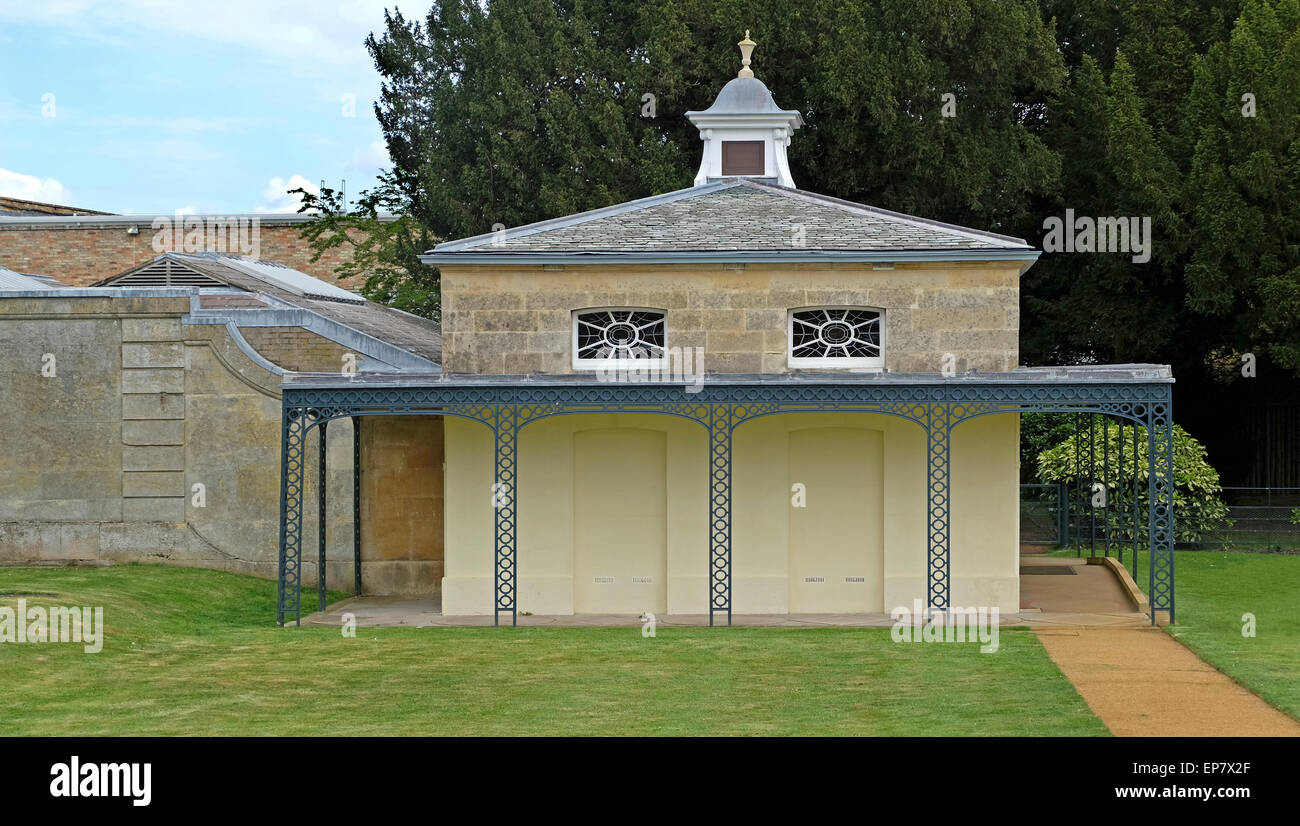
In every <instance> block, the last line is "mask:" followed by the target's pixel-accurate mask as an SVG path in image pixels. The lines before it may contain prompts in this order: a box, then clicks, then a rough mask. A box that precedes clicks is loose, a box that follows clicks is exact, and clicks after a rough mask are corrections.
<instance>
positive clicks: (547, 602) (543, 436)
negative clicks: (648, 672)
mask: <svg viewBox="0 0 1300 826" xmlns="http://www.w3.org/2000/svg"><path fill="white" fill-rule="evenodd" d="M621 428H631V429H641V430H652V431H659V432H662V433H664V434H665V440H666V454H667V456H666V468H665V473H666V482H667V491H666V500H667V511H668V513H667V557H668V582H667V600H668V612H669V613H670V614H683V613H689V614H699V613H705V612H707V611H708V603H707V588H708V585H707V582H706V576H707V573H708V545H707V541H708V540H707V530H708V504H709V503H708V493H707V485H708V438H707V434H706V433H705V431H704V428H702V427H700V426H699V425H698V424H695V423H693V422H689V421H686V420H685V419H677V418H673V417H669V416H656V415H635V414H601V415H586V414H582V415H563V416H555V417H552V418H548V419H542V420H541V421H538V422H535V423H533V424H530V425H528V426H527V427H525V428H524V429H523V430H521V431H520V437H519V454H518V480H519V481H518V486H517V487H518V490H517V497H518V498H517V504H518V510H517V515H516V520H517V521H516V527H517V536H518V540H517V542H518V563H519V597H518V607H519V610H520V611H521V612H522V611H527V612H530V613H533V614H572V613H573V604H574V594H573V576H574V570H573V563H574V558H573V553H574V544H573V537H574V526H573V513H574V490H573V478H574V465H573V458H574V451H573V438H574V434H575V433H577V432H579V431H585V430H606V429H621ZM446 439H447V446H446V455H447V473H446V480H447V481H446V497H447V498H446V502H447V515H446V524H447V528H446V545H445V554H446V557H445V565H446V572H447V573H446V576H445V577H444V579H443V585H442V610H443V613H444V614H450V615H456V614H490V613H492V574H493V572H492V551H493V537H494V531H495V527H494V525H495V523H494V514H493V510H492V481H493V472H494V471H493V467H494V464H495V463H494V459H493V443H492V433H491V431H489V430H488V429H487V428H486V427H485V426H483V425H481V424H478V423H476V422H470V421H467V420H463V419H454V418H450V417H449V418H448V419H447V423H446ZM630 470H631V469H630ZM617 517H618V515H617V514H610V520H611V521H610V523H609V526H608V528H609V529H610V530H617V528H618V520H617ZM639 610H645V609H642V608H631V609H629V612H632V611H639Z"/></svg>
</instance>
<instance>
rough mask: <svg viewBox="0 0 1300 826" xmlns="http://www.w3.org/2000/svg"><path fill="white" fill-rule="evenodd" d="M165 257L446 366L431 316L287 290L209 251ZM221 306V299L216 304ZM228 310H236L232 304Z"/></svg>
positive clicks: (106, 283)
mask: <svg viewBox="0 0 1300 826" xmlns="http://www.w3.org/2000/svg"><path fill="white" fill-rule="evenodd" d="M165 255H166V256H170V257H171V258H172V260H173V261H176V262H179V263H181V264H184V265H185V266H187V267H190V268H191V269H193V270H195V271H197V272H200V273H202V274H204V275H207V276H209V277H211V278H214V279H216V280H217V281H220V282H222V283H223V284H227V285H229V286H231V287H237V288H239V289H242V290H247V291H248V292H250V293H259V294H261V295H265V296H271V297H272V298H275V299H279V300H280V301H282V302H284V303H286V304H292V305H293V306H295V307H301V308H303V309H305V310H311V311H312V312H315V313H319V314H320V315H322V316H325V317H326V318H328V319H331V320H333V321H337V322H338V323H339V324H343V325H345V326H348V327H351V328H352V329H354V330H356V331H358V332H361V333H365V334H366V335H369V336H374V337H375V338H377V339H379V340H381V341H385V342H387V343H389V344H391V345H393V346H394V347H398V348H400V349H402V350H405V351H407V352H408V353H414V354H415V355H417V356H420V357H421V358H426V359H428V360H430V361H432V362H434V363H435V364H441V363H442V332H441V330H440V328H439V326H438V325H437V324H436V323H435V322H432V321H430V320H428V319H427V318H421V317H420V316H416V315H411V314H410V313H404V312H402V311H401V310H396V309H394V308H392V307H386V306H384V305H383V304H377V303H375V302H373V301H367V300H365V299H364V298H362V297H361V296H359V295H358V296H354V297H353V298H351V299H347V300H340V299H330V298H324V297H320V296H316V295H303V294H299V293H296V292H293V291H292V290H288V289H285V288H284V287H282V286H281V285H279V284H277V283H275V282H274V281H270V280H268V279H264V278H258V277H257V276H254V275H250V274H249V273H248V272H245V271H244V270H241V269H237V268H236V267H235V266H232V263H233V262H237V261H240V260H242V257H241V256H235V255H228V254H225V253H211V252H203V253H174V252H172V253H165ZM150 263H153V262H150ZM137 269H140V268H139V267H135V268H132V269H131V270H127V271H126V272H125V273H119V274H117V275H115V276H113V277H112V278H106V279H104V280H103V281H100V282H99V283H98V284H95V285H94V286H97V287H106V286H113V282H114V281H116V280H117V279H119V278H122V277H123V276H125V275H127V274H129V273H131V272H133V271H135V270H137ZM296 275H298V276H300V277H302V278H307V279H311V280H313V281H319V279H316V278H313V277H312V276H309V275H307V274H305V273H296ZM321 283H322V284H323V283H324V282H321ZM204 298H206V297H201V298H200V306H210V305H208V304H207V303H205V302H204ZM220 303H221V302H220V300H219V299H218V304H220ZM225 306H227V307H231V308H233V309H238V308H235V307H233V305H232V304H231V303H229V302H227V303H226V305H225Z"/></svg>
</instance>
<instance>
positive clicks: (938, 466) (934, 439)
mask: <svg viewBox="0 0 1300 826" xmlns="http://www.w3.org/2000/svg"><path fill="white" fill-rule="evenodd" d="M925 437H926V439H925V440H926V455H927V462H926V465H927V467H926V481H927V486H928V491H929V493H928V497H927V498H928V502H929V514H928V520H927V521H928V528H929V530H928V531H927V535H928V537H929V539H928V542H927V547H926V572H927V583H928V586H927V593H926V607H927V608H936V609H939V610H943V611H946V610H948V608H949V603H948V598H949V596H950V593H949V591H950V589H949V577H948V573H949V566H948V562H949V542H950V538H951V536H952V532H951V531H950V529H949V528H950V525H949V522H950V518H951V515H952V507H951V505H952V502H951V499H952V496H951V491H952V485H951V468H952V451H951V442H952V406H951V405H949V404H935V403H930V404H927V405H926V428H925Z"/></svg>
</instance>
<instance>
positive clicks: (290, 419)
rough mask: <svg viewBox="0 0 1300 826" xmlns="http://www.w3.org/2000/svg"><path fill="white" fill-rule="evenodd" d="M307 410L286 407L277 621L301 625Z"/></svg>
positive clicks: (282, 443) (281, 474) (281, 454)
mask: <svg viewBox="0 0 1300 826" xmlns="http://www.w3.org/2000/svg"><path fill="white" fill-rule="evenodd" d="M305 428H306V410H305V409H304V408H291V407H288V406H285V407H284V408H283V414H282V417H281V431H280V560H279V580H280V581H279V588H278V592H277V595H276V621H277V622H278V623H279V624H280V625H284V621H285V618H287V617H288V616H289V615H290V614H292V615H293V618H294V621H295V622H298V623H299V624H301V618H302V613H301V610H300V608H301V599H302V579H301V575H302V565H301V563H302V483H303V437H304V431H305Z"/></svg>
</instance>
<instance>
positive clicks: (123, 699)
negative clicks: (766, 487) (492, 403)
mask: <svg viewBox="0 0 1300 826" xmlns="http://www.w3.org/2000/svg"><path fill="white" fill-rule="evenodd" d="M22 593H44V594H54V596H47V597H29V598H28V599H29V604H34V603H36V602H38V601H39V602H42V603H45V604H50V605H92V606H93V605H102V606H104V622H105V625H106V626H107V628H106V632H105V643H104V649H103V651H102V652H101V653H99V654H86V653H83V651H82V649H81V647H80V646H76V645H64V644H59V645H53V644H45V645H40V644H27V645H19V644H6V643H0V690H3V692H4V702H3V704H0V735H5V736H9V735H151V734H162V735H177V734H253V735H332V734H337V735H366V734H372V735H447V734H450V735H461V734H477V735H491V734H499V735H508V734H554V735H562V734H578V735H617V734H691V735H707V734H717V735H730V734H773V735H787V734H791V735H793V734H810V735H811V734H838V735H846V734H864V735H867V734H869V735H1105V734H1106V733H1107V732H1106V729H1105V727H1104V726H1103V725H1102V724H1101V722H1100V721H1099V720H1097V719H1096V717H1094V716H1093V714H1092V712H1091V711H1090V710H1089V709H1088V707H1087V706H1086V705H1085V704H1084V702H1083V701H1082V699H1080V697H1079V696H1078V694H1077V693H1076V692H1075V690H1074V688H1073V687H1072V686H1071V685H1070V683H1069V682H1068V681H1067V680H1066V679H1065V677H1064V676H1063V675H1062V674H1061V673H1060V672H1059V671H1058V670H1057V669H1056V667H1055V666H1054V665H1053V664H1052V662H1051V660H1050V659H1049V658H1048V657H1047V654H1046V652H1045V651H1044V650H1043V648H1042V646H1041V645H1040V644H1039V643H1038V640H1037V639H1036V638H1035V637H1034V636H1033V634H1031V633H1029V632H1025V631H1003V632H1002V635H1001V648H1000V650H999V651H998V652H997V653H995V654H980V653H979V651H978V647H977V646H976V645H940V644H899V643H894V642H893V641H892V640H891V639H890V636H889V632H888V630H887V629H867V630H864V629H789V628H781V629H775V628H772V629H757V628H714V629H708V628H691V629H671V628H662V627H661V628H660V629H659V634H658V637H657V638H655V639H643V638H642V636H641V632H640V629H639V628H619V629H592V628H531V629H514V628H497V629H494V628H443V629H398V628H391V629H364V628H363V629H358V634H357V637H356V638H354V639H348V638H344V637H343V636H342V635H341V634H340V633H339V631H338V630H334V629H325V628H306V627H304V628H286V629H278V628H275V627H273V626H272V623H271V621H272V619H273V617H274V610H275V586H274V584H273V583H271V582H267V581H265V580H261V579H256V578H253V577H247V576H240V575H237V574H226V573H219V572H214V571H205V570H194V569H185V568H172V567H165V566H152V565H126V566H116V567H111V568H103V569H23V568H0V604H3V605H10V606H12V605H14V604H15V602H16V599H17V596H18V595H19V594H22ZM304 596H307V594H304ZM334 596H335V597H338V596H341V595H334Z"/></svg>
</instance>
